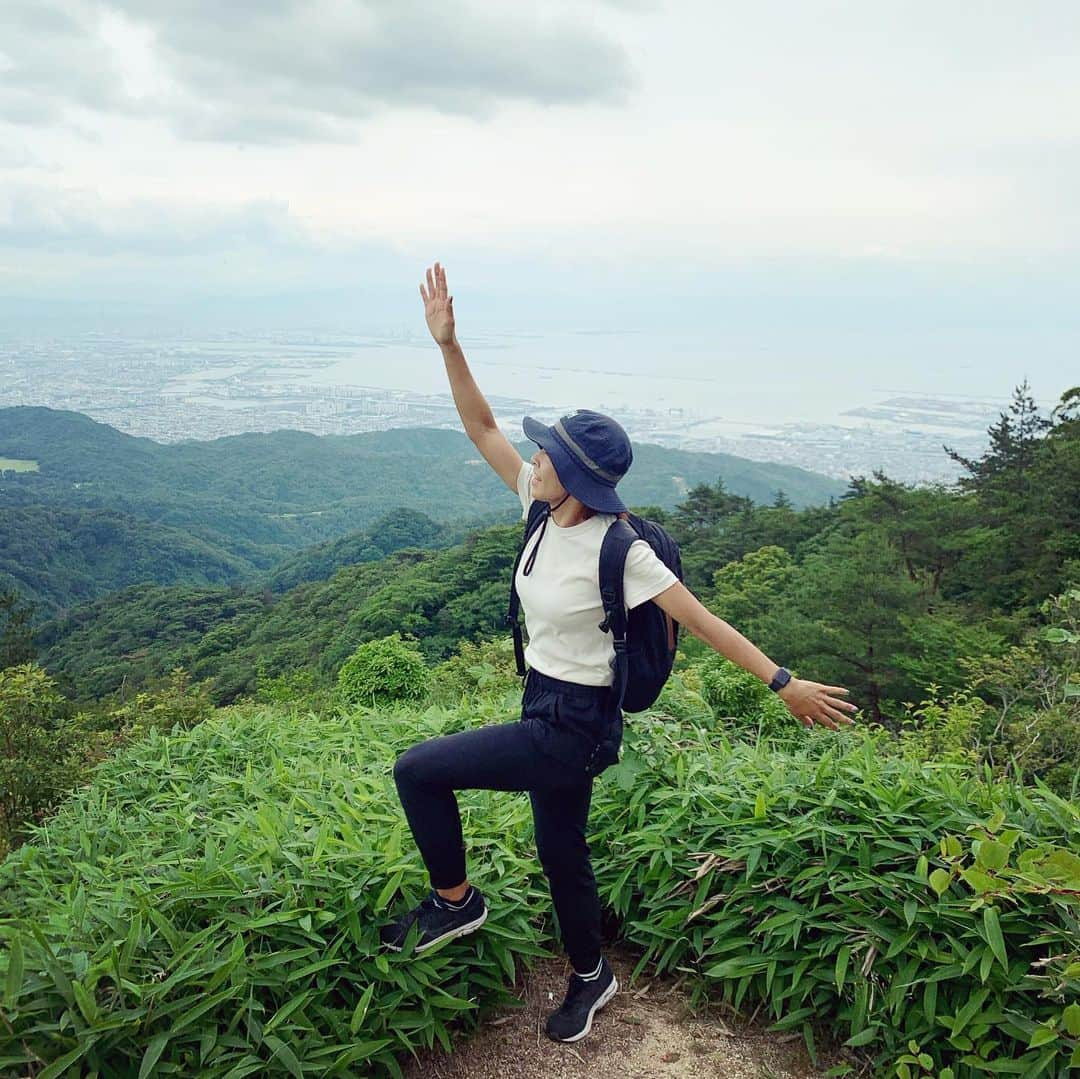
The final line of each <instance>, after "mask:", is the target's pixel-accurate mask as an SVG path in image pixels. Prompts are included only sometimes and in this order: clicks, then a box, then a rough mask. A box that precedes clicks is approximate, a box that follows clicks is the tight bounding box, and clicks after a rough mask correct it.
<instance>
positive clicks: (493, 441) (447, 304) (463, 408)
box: [420, 262, 522, 491]
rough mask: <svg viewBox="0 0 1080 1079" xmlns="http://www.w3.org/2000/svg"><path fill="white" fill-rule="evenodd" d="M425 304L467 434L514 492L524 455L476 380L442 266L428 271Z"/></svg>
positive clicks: (422, 288)
mask: <svg viewBox="0 0 1080 1079" xmlns="http://www.w3.org/2000/svg"><path fill="white" fill-rule="evenodd" d="M420 295H421V297H423V300H424V317H425V318H426V319H427V324H428V329H429V330H430V331H431V336H432V337H434V338H435V343H436V344H437V345H438V346H439V348H441V349H442V354H443V362H444V363H445V364H446V374H447V377H448V378H449V379H450V390H451V392H452V393H453V395H454V404H455V405H456V406H457V410H458V415H459V416H460V417H461V422H462V424H464V426H465V434H467V435H468V436H469V438H470V439H471V440H472V443H473V445H474V446H476V448H477V449H478V450H479V451H480V454H481V456H482V457H483V458H484V460H485V461H487V463H488V464H489V465H491V467H492V468H493V469H495V471H496V473H497V474H498V476H499V478H500V479H501V480H502V481H503V483H505V484H506V486H507V487H509V488H510V490H511V491H516V490H517V479H518V473H519V472H520V471H521V464H522V461H521V454H520V453H518V451H517V450H516V449H515V448H514V446H513V444H512V443H511V442H510V440H509V439H508V438H507V437H506V435H504V434H503V433H502V431H500V430H499V427H498V425H497V424H496V423H495V417H494V415H492V412H491V407H490V406H489V405H488V403H487V400H486V399H485V398H484V395H483V394H482V393H481V392H480V387H479V386H477V385H476V381H475V380H474V379H473V377H472V372H471V371H470V370H469V365H468V364H467V363H466V362H465V353H464V352H462V351H461V345H459V344H458V339H457V331H456V327H455V325H454V297H453V296H450V295H448V293H447V289H446V270H444V269H443V267H442V266H441V265H440V264H439V263H437V262H436V263H435V266H434V268H432V267H429V268H428V271H427V288H425V287H424V285H423V284H421V285H420Z"/></svg>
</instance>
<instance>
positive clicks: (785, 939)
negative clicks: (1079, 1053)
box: [0, 696, 1080, 1079]
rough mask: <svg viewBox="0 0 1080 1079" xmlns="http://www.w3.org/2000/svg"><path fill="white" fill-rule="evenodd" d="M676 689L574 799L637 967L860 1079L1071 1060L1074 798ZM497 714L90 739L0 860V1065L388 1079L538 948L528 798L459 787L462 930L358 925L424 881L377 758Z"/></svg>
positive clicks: (1059, 1071) (443, 1036)
mask: <svg viewBox="0 0 1080 1079" xmlns="http://www.w3.org/2000/svg"><path fill="white" fill-rule="evenodd" d="M699 700H700V698H699ZM692 703H693V702H690V704H687V707H686V708H685V709H684V711H685V715H684V718H682V719H675V718H671V717H661V716H659V715H645V716H635V717H632V719H631V720H629V722H628V724H627V735H626V744H625V749H624V759H623V761H622V762H621V763H620V764H619V765H618V766H616V767H614V768H612V769H610V770H609V771H608V772H607V773H605V775H604V776H603V778H602V779H601V781H600V783H599V784H598V786H597V790H596V794H595V796H594V807H595V808H594V813H593V834H592V836H591V837H590V843H591V845H592V848H593V852H594V862H595V866H596V870H597V875H598V879H599V882H600V887H601V894H602V896H603V897H604V899H605V900H606V901H607V902H609V903H610V904H611V906H612V907H614V909H615V910H616V911H617V912H618V913H619V914H620V915H621V916H622V918H623V931H624V934H625V936H626V938H627V939H628V940H629V941H630V942H632V943H633V944H635V945H637V946H638V947H639V948H640V949H641V953H642V954H641V960H640V962H639V964H638V969H639V970H644V969H645V968H646V966H649V965H650V964H652V965H655V966H657V967H659V968H660V969H662V970H681V971H685V972H687V973H688V974H689V975H690V980H689V984H690V986H691V988H692V992H693V993H694V995H695V997H696V998H697V999H698V1000H705V999H706V998H712V999H721V998H722V999H726V1000H728V1001H730V1002H731V1003H733V1004H735V1005H736V1006H738V1007H740V1008H742V1009H745V1010H754V1009H757V1010H759V1011H760V1013H761V1014H765V1015H767V1016H769V1017H770V1018H772V1019H773V1020H774V1021H775V1023H776V1029H778V1030H790V1029H794V1030H799V1031H801V1032H802V1033H803V1036H804V1037H805V1038H806V1040H807V1043H808V1045H809V1046H810V1047H811V1049H812V1050H813V1048H814V1046H815V1038H816V1037H818V1036H820V1034H821V1032H822V1031H823V1030H828V1031H830V1032H831V1033H832V1034H833V1035H835V1036H838V1037H839V1040H841V1041H846V1043H847V1045H848V1047H849V1052H850V1053H851V1059H852V1066H854V1065H855V1064H857V1063H859V1061H860V1060H867V1061H872V1062H873V1071H874V1072H875V1073H876V1074H880V1075H884V1076H897V1077H899V1079H912V1077H914V1076H927V1075H932V1076H935V1077H938V1079H950V1077H951V1079H964V1077H968V1076H981V1075H986V1074H1014V1075H1025V1076H1038V1075H1046V1076H1051V1077H1059V1076H1065V1075H1066V1074H1068V1068H1069V1063H1070V1059H1071V1058H1072V1059H1076V1045H1077V1041H1078V1037H1080V1008H1078V988H1080V982H1078V980H1077V974H1078V973H1080V964H1078V963H1077V957H1076V941H1077V936H1078V933H1077V930H1078V926H1077V920H1076V913H1077V907H1076V896H1077V892H1080V880H1073V878H1072V876H1071V874H1073V872H1074V870H1075V868H1076V867H1075V866H1074V864H1073V862H1072V861H1070V858H1072V859H1075V855H1073V854H1072V849H1075V847H1076V845H1077V839H1078V837H1080V823H1078V814H1077V809H1076V807H1075V806H1073V805H1072V804H1071V803H1068V802H1065V801H1063V800H1061V799H1059V798H1056V797H1055V796H1053V795H1052V794H1050V793H1049V792H1047V791H1034V792H1031V791H1023V790H1020V789H1017V788H1015V787H1011V786H1007V785H998V786H993V785H991V784H989V783H986V782H983V781H982V779H981V778H979V777H971V776H967V775H965V774H964V773H963V772H962V771H960V770H959V769H958V768H956V767H952V766H949V767H944V766H934V765H930V764H920V763H917V762H912V761H910V760H903V759H901V758H897V757H893V756H889V755H888V754H887V753H886V752H885V751H884V745H883V744H881V743H879V742H878V741H877V740H876V739H874V738H872V737H867V736H865V735H862V734H860V733H841V734H832V733H829V732H824V731H821V732H815V733H813V734H809V733H807V734H802V733H800V735H799V737H797V738H791V739H789V740H788V741H787V742H784V743H781V744H776V743H766V742H761V743H760V744H749V743H747V742H737V741H733V742H729V741H727V740H726V739H725V737H724V728H723V724H722V723H719V722H717V721H714V720H713V719H712V718H711V716H710V715H706V714H705V712H704V711H700V712H699V711H698V710H697V709H696V708H695V707H692V706H691V705H692ZM512 707H513V706H512V702H511V701H510V700H509V699H508V698H507V697H506V696H498V697H492V698H491V699H486V698H480V699H479V700H478V701H474V702H473V703H471V704H469V705H468V706H462V707H461V708H458V709H448V708H435V707H432V708H429V709H427V710H426V711H422V712H418V711H415V710H412V711H410V710H399V711H390V710H386V711H358V712H356V713H355V714H348V715H334V714H326V715H316V714H312V713H310V712H307V713H305V712H304V711H302V710H295V709H293V710H290V709H287V708H282V707H265V708H235V709H230V710H226V711H222V712H219V713H217V714H216V715H215V716H214V717H213V718H211V719H210V720H208V721H206V722H205V723H203V724H202V725H200V726H199V727H197V728H194V729H193V730H190V731H187V732H179V731H178V732H177V733H176V734H175V735H172V736H165V735H162V734H160V733H158V732H151V733H150V735H149V737H148V738H147V739H146V740H145V741H144V742H140V743H138V744H137V745H133V746H130V747H128V748H127V749H126V750H125V751H124V752H123V753H122V754H121V755H120V756H119V757H117V758H115V759H114V760H111V761H108V762H106V763H105V764H104V765H103V766H102V767H101V769H100V770H99V772H98V774H97V776H96V779H95V782H94V784H93V786H91V787H90V788H88V789H86V790H83V791H81V792H79V793H78V794H77V795H76V796H75V797H74V798H73V799H72V800H71V801H70V802H69V803H68V804H67V805H66V806H65V807H64V808H63V809H62V811H61V812H60V813H59V814H58V815H57V816H56V817H55V818H54V819H53V820H51V821H49V822H48V823H47V824H46V825H45V826H44V827H43V828H42V829H41V830H40V832H39V833H38V835H37V837H36V839H35V841H34V842H33V843H31V844H28V845H27V846H25V847H23V848H21V849H20V850H18V851H16V852H15V853H14V854H12V855H11V856H10V857H9V858H8V859H7V860H6V861H5V862H4V863H3V864H2V865H0V944H2V946H3V953H2V955H0V990H2V993H3V996H2V999H0V1069H2V1070H3V1074H5V1075H25V1074H27V1072H28V1071H33V1070H34V1069H38V1070H37V1071H36V1074H37V1075H38V1076H39V1077H40V1076H44V1077H46V1079H51V1077H55V1076H59V1075H62V1074H64V1073H65V1071H68V1072H69V1073H70V1074H79V1075H85V1076H100V1077H103V1079H104V1077H106V1076H130V1075H137V1076H149V1075H155V1076H157V1075H190V1074H199V1075H200V1076H207V1077H218V1079H225V1077H229V1079H236V1077H239V1076H243V1075H252V1074H258V1075H293V1076H322V1075H327V1076H329V1075H356V1074H374V1075H396V1074H400V1064H399V1061H400V1060H401V1059H402V1058H403V1057H404V1056H406V1055H407V1054H408V1053H409V1050H410V1049H415V1048H416V1047H419V1046H429V1045H432V1044H434V1043H436V1042H439V1043H441V1044H443V1045H445V1046H449V1045H452V1044H453V1040H454V1039H455V1038H456V1037H458V1036H459V1034H462V1033H464V1032H467V1031H468V1030H469V1029H470V1028H471V1027H472V1026H474V1025H475V1023H476V1022H477V1021H478V1019H479V1018H480V1017H481V1016H482V1015H483V1014H485V1012H486V1011H487V1010H488V1009H489V1008H491V1007H493V1006H497V1005H499V1004H502V1003H507V1002H509V1001H511V1000H513V999H514V998H513V996H512V994H510V993H509V991H508V988H507V987H508V985H509V982H510V980H511V979H512V977H513V975H514V973H515V971H516V969H517V968H518V967H519V966H520V965H521V964H528V963H531V962H532V961H534V959H535V958H536V957H537V956H539V955H542V954H545V952H548V951H550V949H551V948H552V946H553V938H552V925H551V920H550V916H549V914H548V913H547V912H549V910H550V901H549V899H548V896H547V888H546V884H545V882H544V880H543V877H542V875H541V874H540V871H539V868H538V866H537V865H536V862H535V857H534V848H533V843H532V833H531V825H530V817H529V807H528V801H527V799H526V798H525V797H524V796H515V795H508V794H504V793H488V792H464V793H462V794H460V795H459V802H460V804H461V806H462V811H463V814H464V816H465V818H466V834H467V835H468V836H469V847H470V874H471V875H472V876H473V877H474V879H476V880H477V881H480V882H483V884H484V886H485V893H486V894H487V895H488V897H489V901H490V903H491V908H492V913H491V915H490V917H489V920H488V923H487V925H486V926H485V928H484V931H483V932H481V933H478V934H476V935H475V936H472V937H469V938H466V940H465V941H458V942H454V943H453V944H452V945H451V946H449V947H439V948H436V949H433V950H432V952H429V953H425V955H424V956H423V957H421V958H411V957H408V956H398V955H390V956H388V955H385V954H380V953H379V950H378V940H377V927H378V925H379V924H380V922H381V921H382V920H385V919H387V918H388V917H389V916H390V915H391V913H392V912H395V911H397V910H398V909H400V907H402V906H405V905H407V904H411V903H413V902H415V901H416V900H417V899H418V898H419V897H420V896H421V895H422V894H423V892H424V890H425V887H426V883H425V876H424V872H423V867H422V864H421V862H420V859H419V856H418V855H417V853H416V851H415V849H414V847H413V845H412V842H411V838H410V836H409V833H408V829H407V827H406V825H405V822H404V820H403V817H402V814H401V810H400V807H399V805H398V802H397V797H396V792H395V791H394V788H393V780H392V773H391V769H392V764H393V761H394V759H395V757H396V756H397V754H398V753H400V752H401V751H402V750H403V749H404V748H406V747H407V746H408V745H410V744H412V743H413V742H415V741H417V740H419V739H421V738H426V737H431V736H433V735H436V734H440V733H449V732H451V731H454V730H458V729H462V728H464V727H465V726H467V725H472V724H481V723H487V722H498V721H505V720H511V719H513V718H514V713H513V711H512ZM1076 861H1077V862H1080V859H1077V860H1076ZM980 874H981V876H980Z"/></svg>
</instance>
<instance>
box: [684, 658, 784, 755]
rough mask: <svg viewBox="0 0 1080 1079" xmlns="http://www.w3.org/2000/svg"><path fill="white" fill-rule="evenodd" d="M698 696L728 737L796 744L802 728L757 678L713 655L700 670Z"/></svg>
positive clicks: (779, 700) (703, 663) (778, 699)
mask: <svg viewBox="0 0 1080 1079" xmlns="http://www.w3.org/2000/svg"><path fill="white" fill-rule="evenodd" d="M699 677H700V679H701V695H702V696H703V697H704V698H705V700H706V701H707V702H708V704H709V706H710V707H711V708H712V710H713V713H714V714H715V716H716V719H717V722H718V723H720V724H721V725H723V727H724V729H725V730H726V731H727V733H728V734H729V735H730V736H731V737H735V738H749V739H751V740H753V739H754V738H760V737H764V738H769V739H772V740H778V739H779V740H781V741H791V740H794V741H795V742H799V741H801V740H802V739H803V736H804V733H805V728H804V727H803V726H802V725H801V724H800V723H799V721H798V720H797V719H796V718H795V717H794V716H793V715H792V714H791V712H790V711H789V710H788V707H787V705H786V704H784V702H783V700H781V699H780V697H779V696H777V694H775V693H773V691H772V690H771V689H769V687H768V686H767V685H765V683H764V682H762V680H761V679H760V678H758V677H757V676H756V675H753V674H751V673H750V672H749V671H745V670H743V669H742V667H739V666H736V664H734V663H732V662H731V661H730V660H728V659H725V658H724V657H723V656H719V655H717V654H716V653H713V655H712V656H710V657H708V658H706V659H705V660H704V661H703V662H702V663H701V664H700V667H699Z"/></svg>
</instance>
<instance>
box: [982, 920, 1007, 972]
mask: <svg viewBox="0 0 1080 1079" xmlns="http://www.w3.org/2000/svg"><path fill="white" fill-rule="evenodd" d="M983 929H985V930H986V939H987V942H988V943H989V944H990V947H991V948H993V950H994V955H996V956H997V957H998V959H999V960H1000V962H1001V965H1002V966H1003V967H1004V968H1005V969H1006V970H1008V969H1009V963H1008V960H1007V959H1006V957H1005V938H1004V937H1003V936H1002V935H1001V925H1000V923H999V922H998V912H997V911H996V910H995V909H994V908H993V907H984V908H983Z"/></svg>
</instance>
